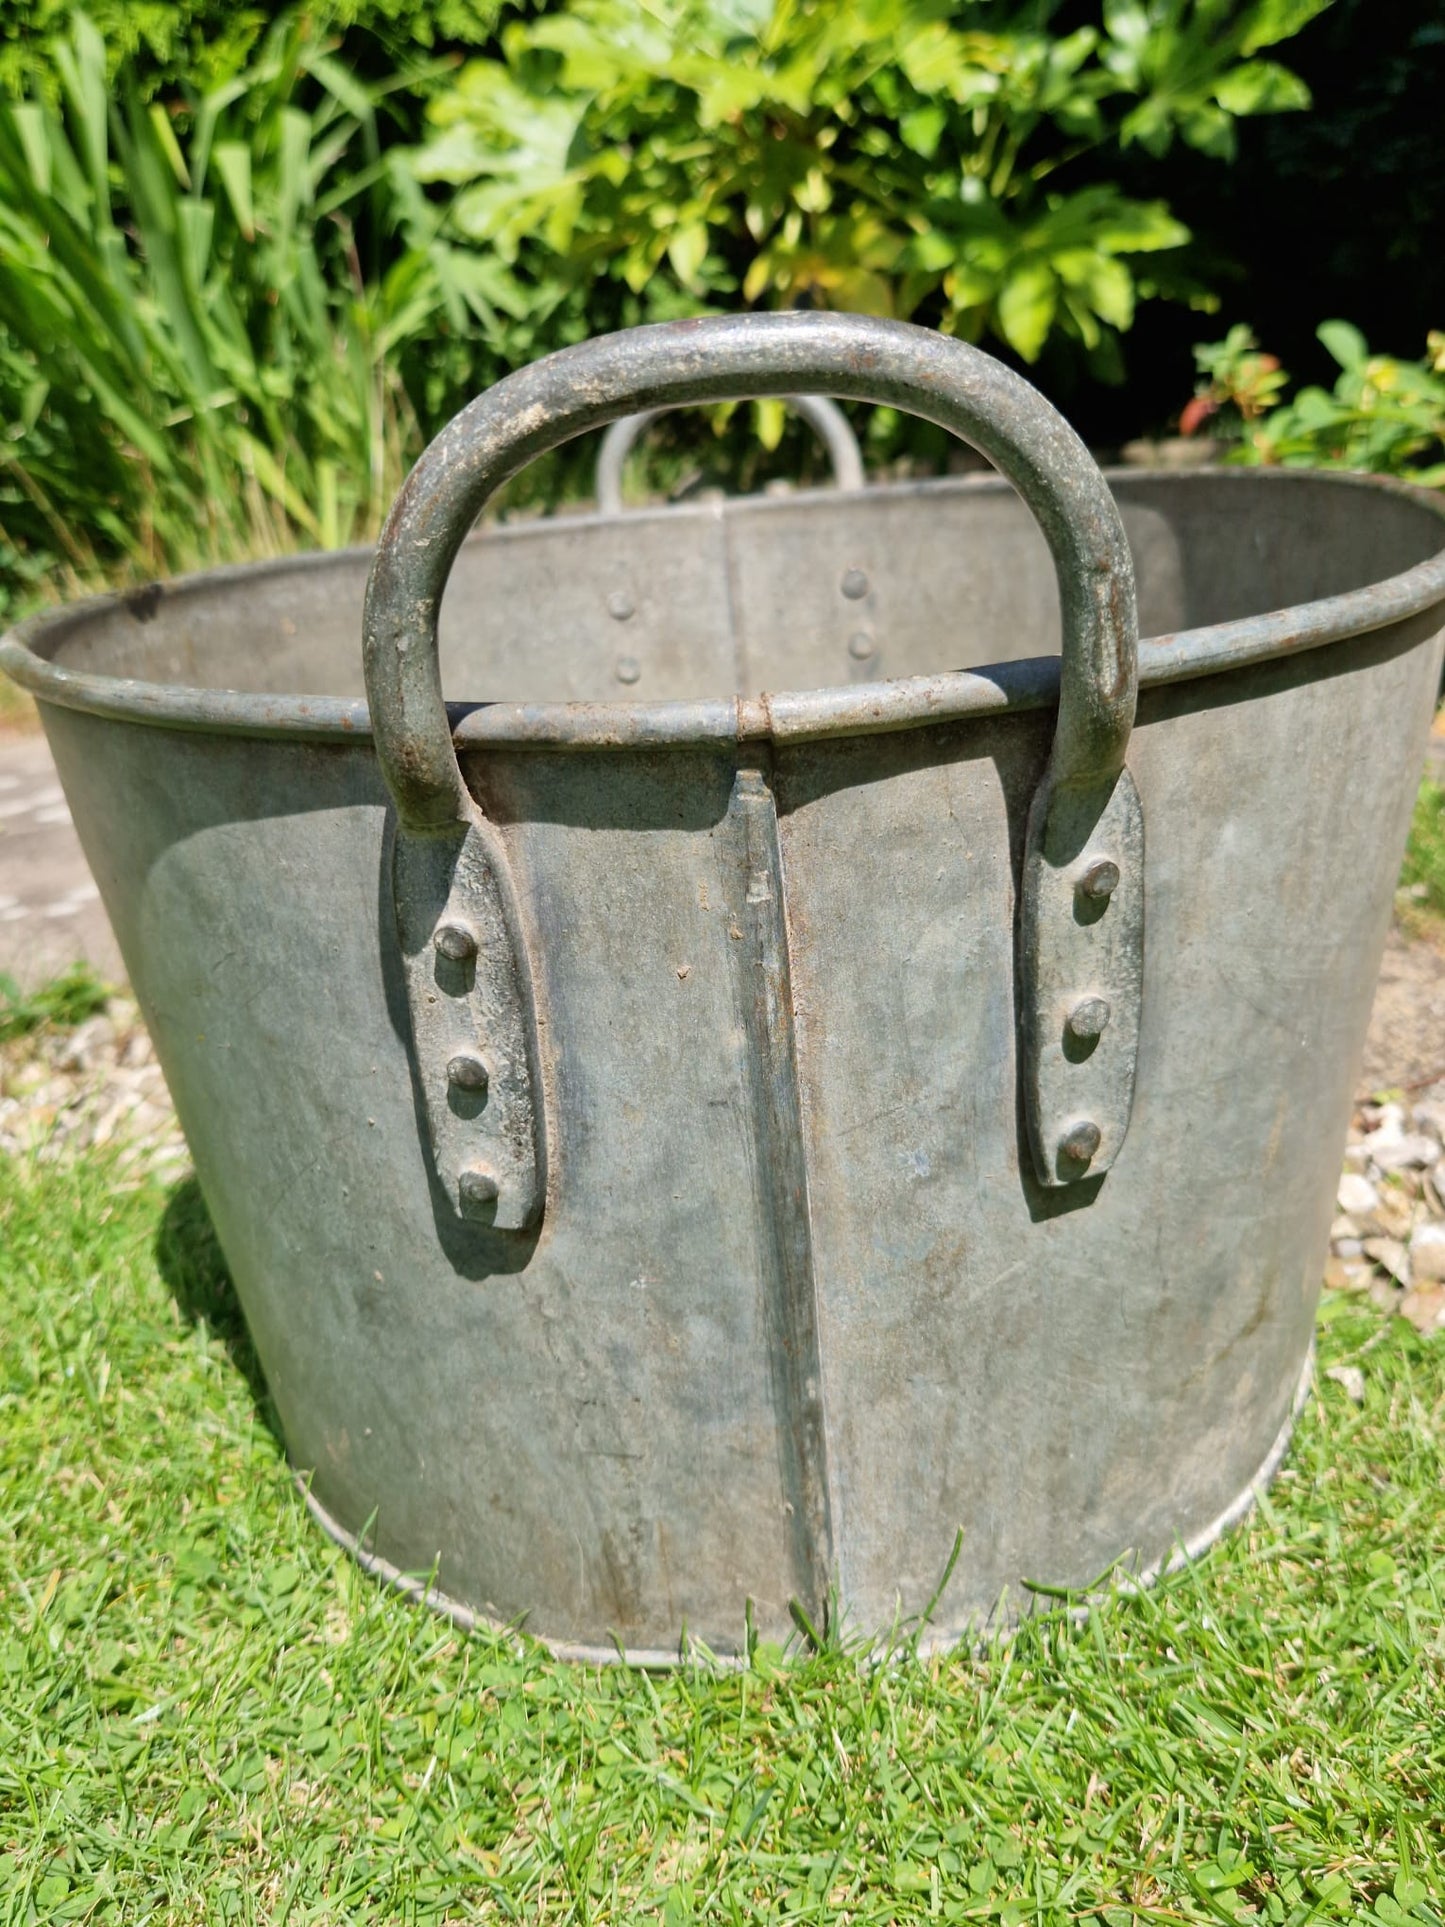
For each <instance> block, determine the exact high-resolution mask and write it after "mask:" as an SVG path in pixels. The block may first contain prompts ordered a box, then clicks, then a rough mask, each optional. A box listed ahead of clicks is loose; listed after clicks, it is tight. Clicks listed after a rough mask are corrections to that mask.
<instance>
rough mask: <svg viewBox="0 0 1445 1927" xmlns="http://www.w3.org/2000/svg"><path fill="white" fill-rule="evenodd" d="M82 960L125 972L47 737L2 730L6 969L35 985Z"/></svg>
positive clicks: (0, 881)
mask: <svg viewBox="0 0 1445 1927" xmlns="http://www.w3.org/2000/svg"><path fill="white" fill-rule="evenodd" d="M81 958H84V959H85V961H86V962H88V963H90V964H92V965H93V966H94V967H95V969H96V970H97V971H98V972H99V973H100V975H101V976H102V977H105V978H108V979H111V980H113V981H119V980H120V978H121V976H122V975H123V972H122V968H121V961H120V952H119V951H118V950H117V949H116V944H115V938H114V937H113V936H112V935H111V929H110V924H109V922H108V921H107V919H106V914H105V911H104V909H103V908H102V906H101V902H100V892H99V891H98V890H97V889H96V887H95V883H94V880H93V879H92V877H91V874H90V870H89V868H88V866H87V864H86V861H85V857H84V855H83V854H82V852H81V848H80V844H79V841H78V840H77V838H76V834H75V829H74V826H73V825H72V823H71V820H70V811H69V810H68V809H67V808H66V805H65V797H64V795H63V794H62V792H61V788H60V781H59V778H58V777H57V776H56V774H55V765H54V763H53V762H52V761H51V760H50V750H49V747H48V746H47V744H46V741H45V738H44V737H43V736H42V735H40V734H39V733H38V732H31V731H29V730H13V731H7V732H4V733H0V975H4V976H8V977H13V978H15V979H16V981H17V982H18V983H19V984H20V985H21V987H22V988H23V989H26V990H31V989H34V988H35V986H36V985H38V984H41V983H44V982H45V981H46V980H47V979H48V978H51V977H55V976H57V975H58V974H59V973H60V972H61V971H62V970H64V968H65V967H66V965H67V964H71V963H75V962H77V961H78V960H80V959H81Z"/></svg>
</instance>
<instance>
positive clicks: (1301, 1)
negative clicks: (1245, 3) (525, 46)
mask: <svg viewBox="0 0 1445 1927" xmlns="http://www.w3.org/2000/svg"><path fill="white" fill-rule="evenodd" d="M1333 4H1334V0H1255V5H1254V7H1253V10H1252V11H1253V19H1252V20H1251V21H1250V24H1249V27H1248V29H1247V30H1246V32H1245V36H1244V41H1243V47H1244V51H1245V53H1247V54H1252V53H1256V52H1257V51H1258V50H1259V48H1261V47H1272V46H1275V45H1276V44H1277V43H1278V42H1279V41H1281V40H1289V39H1290V38H1292V36H1293V35H1295V34H1297V33H1299V32H1300V30H1301V29H1302V28H1304V27H1307V26H1308V25H1309V23H1310V21H1311V20H1314V19H1316V18H1318V16H1319V15H1320V14H1322V13H1323V12H1324V11H1325V10H1326V8H1328V7H1330V6H1332V5H1333Z"/></svg>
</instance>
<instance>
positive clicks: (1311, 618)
mask: <svg viewBox="0 0 1445 1927" xmlns="http://www.w3.org/2000/svg"><path fill="white" fill-rule="evenodd" d="M1106 474H1107V477H1108V479H1109V481H1110V482H1111V483H1114V482H1131V483H1138V482H1143V481H1147V482H1148V483H1149V484H1150V485H1151V486H1157V485H1160V484H1162V485H1164V486H1165V487H1169V488H1178V487H1185V486H1188V485H1190V484H1191V483H1197V482H1198V481H1199V480H1200V479H1203V478H1207V479H1208V480H1210V481H1211V482H1215V483H1217V482H1221V481H1229V482H1231V483H1232V482H1243V483H1249V482H1253V483H1256V484H1259V483H1263V484H1265V485H1267V486H1271V487H1275V486H1281V485H1289V484H1300V483H1307V484H1311V485H1314V486H1316V487H1318V486H1319V485H1321V484H1324V485H1326V486H1330V487H1335V488H1339V487H1349V488H1363V489H1369V490H1372V491H1374V492H1376V493H1385V494H1390V495H1394V496H1397V497H1399V498H1400V499H1401V500H1403V501H1408V502H1411V503H1413V504H1416V505H1418V506H1419V507H1422V508H1425V509H1427V510H1428V511H1429V512H1430V513H1431V514H1432V515H1434V516H1435V517H1436V518H1437V519H1438V520H1439V521H1440V522H1441V524H1442V540H1441V547H1440V549H1439V551H1438V552H1437V553H1436V554H1435V555H1433V556H1431V557H1429V558H1427V559H1426V560H1425V561H1423V562H1419V563H1416V564H1415V566H1414V567H1413V568H1410V569H1406V570H1404V571H1403V572H1402V573H1400V574H1398V575H1394V576H1388V577H1385V578H1383V579H1382V580H1380V581H1378V582H1373V583H1369V584H1367V585H1365V586H1364V587H1363V588H1359V589H1351V590H1347V591H1345V592H1343V593H1342V594H1339V595H1334V596H1327V597H1323V598H1320V599H1318V600H1316V601H1312V602H1304V603H1297V604H1294V605H1292V606H1290V607H1287V608H1284V609H1276V610H1270V611H1266V612H1265V613H1263V614H1260V615H1256V616H1245V617H1240V618H1237V619H1236V620H1234V621H1231V622H1222V623H1214V624H1211V625H1210V626H1208V627H1206V628H1196V629H1183V630H1178V631H1176V632H1175V633H1173V634H1169V635H1159V636H1151V637H1145V638H1142V639H1141V641H1140V644H1139V683H1140V686H1141V688H1156V687H1159V686H1160V685H1163V684H1168V683H1174V682H1183V681H1188V680H1192V679H1193V678H1195V677H1199V676H1207V675H1214V674H1218V673H1220V672H1221V671H1228V670H1233V669H1239V668H1243V667H1245V666H1247V665H1249V664H1252V663H1257V662H1264V661H1269V660H1270V659H1272V658H1274V657H1278V656H1283V655H1288V654H1293V653H1295V652H1297V651H1302V650H1306V649H1316V648H1320V647H1323V646H1324V645H1327V644H1329V643H1333V642H1340V641H1345V640H1347V639H1349V638H1351V637H1355V636H1360V635H1366V634H1369V633H1371V632H1373V631H1375V630H1378V629H1382V628H1385V627H1387V626H1389V625H1390V624H1392V623H1395V622H1399V621H1402V620H1405V619H1406V618H1408V617H1411V616H1414V615H1418V614H1420V613H1421V612H1422V611H1424V610H1427V609H1429V608H1430V607H1432V605H1434V604H1436V603H1438V602H1442V601H1445V500H1442V499H1441V496H1440V494H1439V493H1438V492H1436V491H1434V490H1430V489H1425V488H1421V487H1418V486H1417V485H1415V484H1413V483H1409V482H1404V481H1398V480H1396V479H1395V478H1393V477H1389V476H1378V475H1366V474H1357V473H1353V472H1339V471H1334V470H1321V469H1260V468H1234V469H1197V470H1184V471H1171V470H1150V469H1145V468H1128V469H1122V470H1121V469H1117V468H1115V469H1111V470H1108V471H1106ZM901 489H907V490H911V491H913V492H916V493H924V492H926V493H929V494H936V493H940V492H944V491H949V492H957V491H959V490H960V489H962V490H967V491H970V492H972V491H974V490H978V491H979V492H988V493H1006V494H1013V493H1014V490H1013V489H1012V487H1011V485H1010V484H1009V483H1008V482H1006V481H1005V480H1004V478H1003V477H1002V476H1000V475H997V474H993V473H990V474H980V475H969V476H964V477H958V476H948V477H939V478H933V479H930V480H928V481H924V482H918V483H907V484H901V485H899V484H894V485H892V486H889V485H883V486H879V487H876V488H874V489H872V490H870V491H868V493H872V494H876V495H878V496H880V497H881V496H883V495H885V494H896V493H898V492H900V490H901ZM786 500H787V501H788V502H789V504H790V505H791V504H807V503H811V502H816V501H821V502H825V503H826V502H831V501H833V500H835V492H834V491H833V490H831V489H819V490H808V491H801V490H800V491H798V492H797V493H796V494H794V495H791V496H789V497H787V498H786ZM754 505H756V506H757V507H758V508H759V509H760V510H761V509H763V508H764V507H765V506H771V505H773V498H768V497H764V496H757V497H748V496H745V497H732V498H728V499H727V500H725V501H722V502H709V503H706V504H698V505H692V506H688V507H684V508H681V509H667V510H662V511H660V512H661V513H665V514H669V515H676V514H687V515H706V516H715V515H719V514H721V513H723V512H724V511H726V510H731V509H735V508H737V507H752V506H754ZM644 512H646V511H644ZM616 519H617V518H615V517H605V516H600V515H596V514H593V515H580V516H575V517H573V516H567V517H565V518H559V517H539V518H537V519H536V520H535V521H530V520H529V521H527V522H521V523H512V524H505V525H503V526H504V528H505V530H506V534H507V538H508V539H509V540H512V539H526V538H527V537H528V536H534V535H535V536H542V535H553V534H555V533H556V530H557V528H558V525H559V522H563V523H566V524H572V525H574V526H576V527H584V526H594V525H595V524H596V523H597V522H599V521H604V522H607V523H608V524H609V525H611V524H613V523H615V521H616ZM494 526H495V525H494ZM493 533H494V527H493V528H491V529H487V530H484V531H481V532H480V534H481V539H486V537H487V536H488V535H489V534H493ZM473 539H476V538H473ZM371 553H372V551H371V550H370V549H369V548H367V547H359V548H351V549H342V550H322V551H312V552H307V553H303V554H300V555H294V556H283V557H277V558H274V559H270V560H267V561H264V562H243V563H232V564H228V565H225V566H223V567H220V568H215V569H207V570H203V571H199V572H196V573H193V574H189V575H183V576H178V577H174V578H172V579H171V580H170V581H169V582H168V583H167V584H166V587H167V588H168V589H170V590H184V591H186V592H188V593H195V592H196V591H198V590H199V591H203V592H204V591H215V590H223V589H226V588H229V587H231V586H233V585H235V584H239V583H252V582H255V581H256V580H257V579H258V577H260V576H262V575H272V576H274V575H281V574H286V573H289V572H290V571H292V570H295V569H309V568H316V567H325V566H328V565H331V564H334V563H336V562H338V561H341V560H344V559H346V558H348V557H352V558H357V559H360V558H363V557H366V556H369V555H370V554H371ZM149 593H151V591H149V590H147V589H141V590H132V591H128V592H125V593H120V594H107V595H98V596H89V597H86V598H84V599H82V600H81V601H78V602H74V603H67V604H65V605H63V606H61V607H60V608H58V609H47V610H43V611H41V612H40V613H38V614H36V615H33V616H30V617H28V618H27V619H26V620H25V621H24V622H21V623H19V624H17V625H16V626H15V628H13V629H12V630H11V631H10V632H9V633H8V634H7V635H5V636H4V637H0V669H4V670H5V671H6V673H7V674H9V675H10V676H11V677H12V678H13V680H14V681H15V682H17V683H18V684H20V686H21V687H22V688H25V689H28V690H29V691H30V692H31V693H32V694H33V695H35V696H36V697H37V698H38V699H39V700H41V701H42V702H49V703H54V704H56V705H57V706H59V707H62V708H66V709H76V710H81V711H84V712H85V713H87V714H90V715H94V716H99V717H103V718H108V719H112V720H115V721H120V722H135V723H143V724H149V725H151V726H153V727H159V728H167V729H183V730H189V731H193V732H197V733H201V734H220V735H242V736H252V737H259V738H284V739H298V740H301V741H321V742H326V741H338V740H339V741H347V740H351V741H360V742H367V741H370V739H371V722H370V716H369V713H368V709H367V705H366V702H365V700H364V699H363V698H355V699H341V698H336V697H328V696H309V695H292V696H272V695H267V694H265V693H264V692H260V693H256V692H246V691H239V690H229V689H206V688H199V687H196V686H194V685H191V684H184V683H152V682H143V681H139V680H136V679H134V678H131V677H123V676H107V675H100V674H97V673H95V672H93V671H76V670H69V669H66V668H64V667H63V666H62V665H61V664H59V663H56V662H54V661H53V660H52V659H51V657H50V655H49V654H48V653H44V652H43V646H44V644H45V643H46V642H47V641H49V642H51V643H52V645H54V644H55V643H58V642H59V641H60V640H61V639H62V637H63V636H64V635H65V634H66V633H68V632H71V631H73V630H74V629H76V628H78V627H80V626H83V625H84V624H86V623H89V622H92V621H94V620H96V619H97V618H101V617H104V616H107V615H109V614H112V613H113V612H115V611H117V610H120V609H125V608H129V609H131V610H134V609H135V608H136V604H137V598H138V597H142V598H143V597H145V596H147V595H148V594H149ZM359 646H360V641H359V638H358V648H359ZM1058 692H1059V658H1058V657H1057V656H1039V657H1033V658H1030V659H1028V660H1026V661H1021V662H1010V663H1000V664H995V665H992V666H985V667H983V668H979V669H960V670H951V671H946V672H943V673H941V674H936V675H922V676H904V677H898V678H895V679H892V680H889V681H883V682H871V683H848V684H843V685H836V686H831V687H824V688H816V689H809V690H795V691H784V692H779V693H777V694H764V695H759V696H728V697H716V698H705V699H700V700H676V699H673V700H669V701H661V702H645V701H644V702H639V701H636V700H633V701H628V700H627V699H625V698H624V699H620V700H616V699H614V700H609V701H607V702H592V703H576V702H574V703H566V702H542V703H518V702H492V703H486V702H473V703H461V702H455V703H449V704H448V705H447V714H448V718H449V720H450V723H451V727H452V734H453V740H454V742H455V744H456V746H457V749H458V750H459V751H461V752H463V753H464V752H466V751H467V750H470V749H474V748H480V747H488V748H491V747H496V748H501V747H506V748H513V749H523V748H534V749H627V748H665V747H668V746H682V745H687V744H697V743H739V742H757V741H772V742H802V741H809V740H818V739H822V738H827V737H838V736H852V735H869V734H876V733H879V732H882V731H888V730H895V729H910V728H920V727H923V726H926V725H927V724H930V723H939V722H955V721H961V720H963V719H965V718H968V717H972V716H983V715H997V714H1003V713H1011V712H1017V711H1024V710H1034V709H1044V708H1048V707H1050V706H1052V705H1053V704H1055V703H1056V702H1057V701H1058Z"/></svg>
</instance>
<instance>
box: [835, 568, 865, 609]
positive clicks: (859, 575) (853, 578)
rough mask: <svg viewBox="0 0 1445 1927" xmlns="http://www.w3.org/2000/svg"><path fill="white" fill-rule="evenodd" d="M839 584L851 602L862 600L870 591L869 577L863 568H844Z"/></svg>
mask: <svg viewBox="0 0 1445 1927" xmlns="http://www.w3.org/2000/svg"><path fill="white" fill-rule="evenodd" d="M838 586H839V588H840V589H841V590H842V591H843V593H844V595H845V596H847V598H848V600H849V601H850V602H860V601H861V600H862V599H863V597H864V596H865V595H867V593H868V578H867V576H866V575H864V573H863V571H862V570H861V569H844V571H843V580H842V581H841V582H840V583H839V585H838Z"/></svg>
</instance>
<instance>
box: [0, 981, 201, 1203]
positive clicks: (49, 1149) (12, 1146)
mask: <svg viewBox="0 0 1445 1927" xmlns="http://www.w3.org/2000/svg"><path fill="white" fill-rule="evenodd" d="M108 1144H113V1145H115V1147H116V1150H117V1153H118V1155H119V1158H120V1162H121V1166H122V1169H128V1170H130V1171H132V1172H133V1173H134V1174H135V1175H137V1176H139V1175H141V1174H143V1173H144V1172H146V1171H153V1172H155V1173H156V1174H157V1175H158V1176H160V1177H163V1178H169V1177H172V1176H177V1177H178V1176H180V1175H181V1174H182V1173H183V1172H185V1171H186V1170H188V1169H189V1168H190V1152H189V1151H188V1150H187V1148H186V1141H185V1139H184V1137H182V1135H181V1127H180V1125H179V1124H178V1123H177V1122H176V1114H175V1111H174V1110H173V1109H172V1107H171V1097H170V1092H169V1091H168V1090H167V1089H166V1080H165V1078H164V1076H163V1075H162V1072H161V1067H160V1065H159V1064H158V1063H157V1061H156V1054H155V1050H154V1048H153V1047H152V1045H151V1040H150V1034H149V1032H148V1031H147V1030H146V1027H145V1025H144V1024H143V1023H142V1022H141V1017H140V1012H139V1011H138V1010H137V1009H136V1007H135V1005H134V1004H133V1003H132V1002H131V1000H130V999H129V998H128V997H114V998H112V999H111V1001H110V1003H109V1004H108V1005H107V1006H106V1008H105V1010H104V1011H103V1012H101V1013H100V1015H98V1016H95V1017H90V1018H87V1019H86V1021H85V1022H84V1023H83V1024H80V1025H78V1026H77V1027H76V1028H75V1029H74V1030H49V1029H42V1030H38V1031H32V1032H31V1033H30V1035H29V1036H27V1037H18V1038H13V1039H12V1040H11V1041H10V1042H9V1043H6V1044H0V1153H4V1152H9V1153H11V1154H12V1155H22V1154H25V1155H31V1156H34V1157H36V1158H38V1159H40V1160H41V1161H42V1162H54V1161H59V1160H73V1159H76V1158H79V1157H83V1156H84V1155H85V1154H86V1152H88V1151H91V1150H95V1149H98V1148H99V1147H100V1146H102V1145H108Z"/></svg>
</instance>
